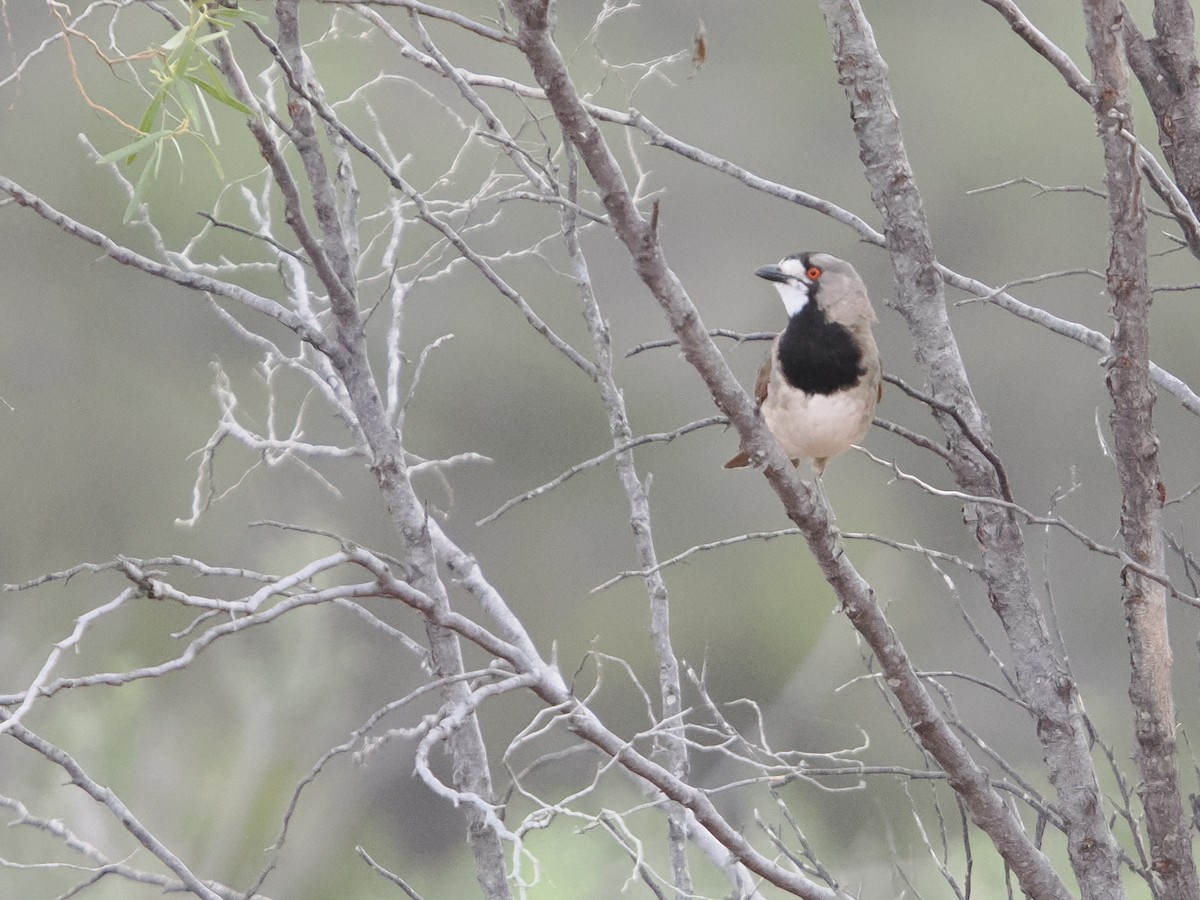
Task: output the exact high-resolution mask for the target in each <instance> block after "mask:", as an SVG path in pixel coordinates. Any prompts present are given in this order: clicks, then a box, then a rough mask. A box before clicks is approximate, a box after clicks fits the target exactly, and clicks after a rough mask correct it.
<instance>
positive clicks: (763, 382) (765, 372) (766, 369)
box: [754, 344, 775, 406]
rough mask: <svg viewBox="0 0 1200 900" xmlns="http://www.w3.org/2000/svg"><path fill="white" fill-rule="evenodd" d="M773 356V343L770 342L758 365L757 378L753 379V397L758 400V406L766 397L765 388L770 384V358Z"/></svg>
mask: <svg viewBox="0 0 1200 900" xmlns="http://www.w3.org/2000/svg"><path fill="white" fill-rule="evenodd" d="M774 356H775V345H774V344H772V345H771V349H770V350H768V351H767V355H766V357H765V358H764V359H763V361H762V365H761V366H759V367H758V378H757V379H755V381H754V399H755V400H757V401H758V405H759V406H762V404H763V401H764V400H766V399H767V388H769V387H770V385H771V359H772V357H774Z"/></svg>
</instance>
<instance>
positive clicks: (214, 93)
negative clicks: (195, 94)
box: [184, 66, 254, 134]
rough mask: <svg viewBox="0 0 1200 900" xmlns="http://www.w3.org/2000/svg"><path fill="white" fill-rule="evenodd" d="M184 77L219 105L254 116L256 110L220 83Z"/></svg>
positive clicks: (193, 76)
mask: <svg viewBox="0 0 1200 900" xmlns="http://www.w3.org/2000/svg"><path fill="white" fill-rule="evenodd" d="M210 67H211V66H210ZM212 74H213V75H214V76H215V75H216V72H215V71H214V72H213V73H212ZM184 77H185V78H186V79H187V80H188V81H190V82H191V83H192V84H194V85H195V86H196V87H198V88H200V90H202V91H204V93H206V94H208V96H210V97H212V98H213V99H214V100H216V101H217V102H218V103H223V104H225V105H226V106H228V107H230V108H231V109H236V110H237V111H238V112H240V113H245V114H246V115H248V116H252V115H254V110H252V109H251V108H250V107H248V106H247V105H246V104H245V103H243V102H242V101H241V100H238V99H237V98H236V97H234V96H233V95H232V94H230V93H229V91H227V90H225V85H223V84H221V83H220V82H219V81H218V82H217V83H216V84H212V83H210V82H207V81H205V80H204V79H203V78H199V77H197V76H196V75H185V76H184ZM215 133H216V132H214V134H215Z"/></svg>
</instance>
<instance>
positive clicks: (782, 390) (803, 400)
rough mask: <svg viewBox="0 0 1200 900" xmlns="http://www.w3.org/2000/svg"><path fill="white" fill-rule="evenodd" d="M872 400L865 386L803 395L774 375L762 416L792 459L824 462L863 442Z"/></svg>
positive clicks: (872, 388) (872, 389)
mask: <svg viewBox="0 0 1200 900" xmlns="http://www.w3.org/2000/svg"><path fill="white" fill-rule="evenodd" d="M864 381H866V379H864ZM876 396H877V394H876V388H875V386H874V385H867V384H865V383H860V384H859V385H858V386H857V387H855V388H852V389H851V390H849V391H839V392H836V393H834V394H828V395H826V394H806V393H804V392H803V391H797V390H795V389H794V388H791V387H789V386H787V385H785V384H784V382H783V380H782V379H781V378H779V376H778V374H774V375H773V377H772V378H771V385H770V389H769V391H768V394H767V398H766V400H765V401H764V402H763V405H762V413H763V417H764V418H765V419H766V420H767V425H768V426H769V427H770V429H771V432H772V433H773V434H774V435H775V438H776V440H778V441H779V443H780V444H781V445H782V446H783V449H784V450H785V451H786V452H787V454H788V456H790V457H791V458H792V459H801V458H803V459H827V458H829V457H832V456H836V455H837V454H839V453H842V452H843V451H845V450H847V449H849V447H850V445H851V444H857V443H858V442H859V441H861V440H862V439H863V436H864V435H866V433H867V429H868V428H869V427H870V426H871V420H872V419H873V418H874V415H875V400H876Z"/></svg>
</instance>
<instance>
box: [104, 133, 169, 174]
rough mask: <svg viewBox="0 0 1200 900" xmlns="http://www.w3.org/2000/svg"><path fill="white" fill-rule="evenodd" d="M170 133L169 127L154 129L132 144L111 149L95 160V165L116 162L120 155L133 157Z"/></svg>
mask: <svg viewBox="0 0 1200 900" xmlns="http://www.w3.org/2000/svg"><path fill="white" fill-rule="evenodd" d="M170 133H171V129H169V128H164V129H162V130H161V131H156V132H154V133H153V134H147V135H145V136H144V137H140V138H138V139H137V140H136V141H134V142H133V143H132V144H126V145H125V146H124V147H121V148H120V149H119V150H113V151H112V152H111V153H105V154H104V155H103V156H102V157H100V158H99V159H98V160H96V165H98V166H100V165H105V164H107V163H113V162H116V161H117V160H118V159H120V158H121V157H122V156H129V157H131V159H132V157H134V156H137V155H138V154H139V153H141V152H142V151H143V150H145V149H146V148H147V147H151V146H154V145H156V144H160V143H161V141H162V139H163V138H165V137H166V136H167V135H169V134H170Z"/></svg>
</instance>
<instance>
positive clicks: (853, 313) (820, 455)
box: [725, 252, 883, 484]
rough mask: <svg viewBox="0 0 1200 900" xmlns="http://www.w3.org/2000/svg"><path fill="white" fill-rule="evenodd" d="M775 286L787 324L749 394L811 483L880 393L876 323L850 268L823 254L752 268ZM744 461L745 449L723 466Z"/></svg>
mask: <svg viewBox="0 0 1200 900" xmlns="http://www.w3.org/2000/svg"><path fill="white" fill-rule="evenodd" d="M754 274H755V275H757V276H758V277H759V278H764V279H766V280H767V281H770V282H772V283H773V284H774V285H775V289H776V290H777V291H779V296H780V298H782V300H783V306H784V308H785V309H786V310H787V314H788V322H787V326H786V327H785V328H784V329H783V331H782V332H780V334H779V336H778V337H777V338H775V341H774V343H773V344H772V345H771V349H770V351H769V352H768V353H767V357H766V359H764V360H763V363H762V367H761V368H760V369H759V370H758V378H757V380H756V382H755V385H754V397H755V399H756V400H757V401H758V405H759V408H760V409H761V410H762V415H763V418H764V419H766V422H767V427H768V428H770V429H771V433H772V434H773V435H775V439H776V440H777V441H779V443H780V445H781V446H782V447H783V449H784V451H785V452H786V453H787V455H788V457H789V458H790V459H791V460H792V464H793V465H795V466H799V465H800V462H801V461H802V460H805V459H807V460H810V461H811V463H812V470H813V473H814V475H816V478H817V483H818V484H819V483H820V479H821V476H822V475H823V474H824V472H825V465H826V463H828V462H829V460H830V459H832V458H833V457H835V456H837V455H838V454H839V453H842V452H843V451H845V450H848V449H849V448H850V446H851V445H852V444H857V443H858V442H859V441H861V440H862V439H863V437H864V436H865V435H866V433H867V429H868V428H870V427H871V422H872V421H873V419H874V418H875V405H876V404H877V403H878V402H879V401H880V400H881V399H882V398H883V365H882V363H881V361H880V358H879V348H878V347H877V346H876V345H875V336H874V335H873V334H872V333H871V325H872V323H874V322H877V321H879V320H878V319H877V318H876V316H875V310H874V309H873V308H872V306H871V300H870V298H869V297H868V296H867V287H866V285H865V284H864V283H863V280H862V278H860V277H859V275H858V272H856V271H855V270H854V267H853V266H852V265H850V263H848V262H846V261H845V260H842V259H838V258H837V257H836V256H831V255H829V254H828V253H819V252H803V253H794V254H792V255H791V256H788V257H785V258H784V259H782V260H780V262H779V263H778V264H776V265H770V266H763V267H762V268H760V269H757V270H756V271H755V273H754ZM749 464H750V454H748V453H747V452H746V451H745V450H742V451H740V452H739V453H738V454H737V455H736V456H734V457H733V458H732V459H730V460H729V461H728V462H726V463H725V468H727V469H737V468H743V467H745V466H748V465H749Z"/></svg>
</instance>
